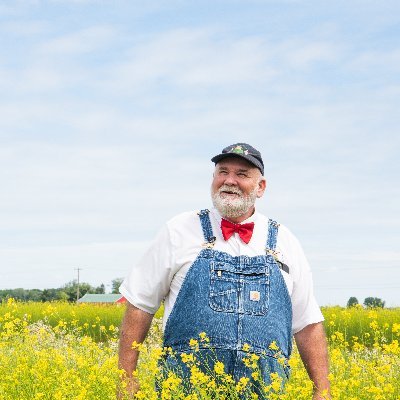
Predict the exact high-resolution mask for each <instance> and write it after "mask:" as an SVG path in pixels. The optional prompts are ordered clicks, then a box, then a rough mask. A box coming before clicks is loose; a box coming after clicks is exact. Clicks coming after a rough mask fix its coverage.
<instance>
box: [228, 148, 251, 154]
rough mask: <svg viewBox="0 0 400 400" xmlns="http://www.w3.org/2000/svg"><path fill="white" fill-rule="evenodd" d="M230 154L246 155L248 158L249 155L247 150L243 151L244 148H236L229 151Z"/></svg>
mask: <svg viewBox="0 0 400 400" xmlns="http://www.w3.org/2000/svg"><path fill="white" fill-rule="evenodd" d="M229 153H235V154H244V155H246V156H247V155H248V154H249V151H248V150H247V149H243V147H242V146H235V147H232V148H231V149H230V150H229Z"/></svg>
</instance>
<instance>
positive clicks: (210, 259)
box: [119, 143, 329, 399]
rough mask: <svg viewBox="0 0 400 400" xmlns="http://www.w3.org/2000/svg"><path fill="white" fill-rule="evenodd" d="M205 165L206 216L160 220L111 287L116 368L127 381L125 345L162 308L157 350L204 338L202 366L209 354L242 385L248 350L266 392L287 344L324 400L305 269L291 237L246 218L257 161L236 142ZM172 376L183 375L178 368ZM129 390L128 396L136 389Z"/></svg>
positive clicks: (283, 368)
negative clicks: (118, 313)
mask: <svg viewBox="0 0 400 400" xmlns="http://www.w3.org/2000/svg"><path fill="white" fill-rule="evenodd" d="M212 161H213V162H214V163H215V171H214V175H213V181H212V185H211V197H212V202H213V205H214V208H213V209H212V210H211V211H209V210H201V211H199V212H186V213H183V214H180V215H178V216H177V217H175V218H173V219H172V220H170V221H169V222H168V223H167V224H166V225H165V226H164V227H163V229H162V230H161V231H160V233H159V234H158V236H157V237H156V239H155V241H154V243H153V244H152V246H151V247H150V249H149V250H148V251H147V253H146V254H145V255H144V256H143V258H142V259H141V261H140V262H139V263H138V264H137V265H136V266H135V267H134V268H133V269H132V271H131V273H130V275H129V276H128V277H127V278H126V279H125V280H124V282H123V284H122V286H121V288H120V291H121V293H122V294H123V295H124V296H125V297H126V299H127V300H128V302H129V304H128V307H127V310H126V314H125V317H124V320H123V323H122V329H121V339H120V353H119V357H120V358H119V360H120V361H119V365H120V367H121V368H122V369H124V370H125V371H126V373H127V376H128V377H130V376H131V374H132V372H133V371H134V370H135V368H136V365H137V360H138V355H139V354H138V351H137V350H135V349H132V346H131V344H132V342H133V341H136V342H139V343H140V342H142V341H143V340H144V339H145V337H146V334H147V332H148V330H149V327H150V324H151V321H152V317H153V315H154V313H155V311H156V310H157V309H158V307H159V305H160V303H161V301H163V300H164V302H165V313H164V321H163V328H164V345H165V346H168V347H172V348H173V349H174V350H175V351H176V352H178V353H182V352H188V351H190V350H191V349H190V346H189V341H190V340H191V339H194V338H198V337H199V335H201V333H202V332H205V333H206V334H207V337H208V341H207V345H206V346H204V347H202V346H200V347H201V348H200V349H199V353H200V355H201V358H202V359H203V361H205V360H208V361H207V362H211V363H212V362H213V361H212V359H213V357H209V353H208V352H209V351H210V348H211V349H213V350H212V351H213V354H214V355H216V356H217V358H218V359H219V360H220V361H223V363H224V365H225V372H227V373H229V374H231V375H232V376H233V377H234V378H235V379H236V380H238V379H240V377H242V376H246V377H249V378H250V379H251V380H252V379H253V378H252V375H251V373H252V372H253V371H252V369H251V368H249V367H248V366H246V363H245V362H244V359H245V358H246V356H247V355H248V351H251V352H252V353H255V354H258V355H260V358H259V364H258V368H259V371H260V374H261V377H262V380H263V382H264V383H265V384H266V385H267V384H269V382H270V374H271V372H277V373H278V374H279V375H280V376H281V377H282V378H284V380H285V379H286V378H287V377H288V376H289V368H288V366H287V360H288V359H289V357H290V354H291V349H292V335H294V337H295V340H296V344H297V347H298V349H299V352H300V355H301V357H302V360H303V362H304V365H305V367H306V369H307V372H308V374H309V376H310V379H311V380H312V381H313V383H314V388H315V389H314V396H313V399H322V398H327V396H329V381H328V356H327V345H326V339H325V333H324V330H323V326H322V321H323V317H322V314H321V312H320V309H319V307H318V305H317V303H316V301H315V298H314V295H313V287H312V277H311V272H310V268H309V265H308V263H307V260H306V258H305V256H304V253H303V251H302V248H301V246H300V244H299V242H298V241H297V239H296V238H295V237H294V236H293V235H292V233H291V232H290V231H289V230H288V229H287V228H286V227H284V226H283V225H280V224H278V223H277V222H275V221H273V220H270V219H268V218H266V217H265V216H263V215H261V214H260V213H258V212H257V211H256V210H255V202H256V199H257V198H260V197H262V196H263V194H264V191H265V187H266V181H265V178H264V176H263V175H264V164H263V160H262V157H261V154H260V152H259V151H257V150H256V149H255V148H253V147H252V146H250V145H248V144H246V143H236V144H233V145H231V146H228V147H226V148H224V149H223V150H222V152H221V153H220V154H218V155H216V156H215V157H213V158H212ZM276 349H279V357H276V351H277V350H276ZM278 358H280V360H278ZM176 360H177V359H176V358H174V359H173V360H169V359H168V358H167V360H166V365H167V366H169V367H170V368H176V367H177V365H176V363H177V361H176ZM208 367H209V366H208ZM211 367H212V366H211ZM179 370H180V371H181V372H182V373H183V374H185V365H183V364H182V365H180V366H179ZM130 383H131V390H132V392H134V391H135V390H137V386H136V384H135V382H134V381H133V380H131V381H130ZM252 383H253V386H254V387H255V388H257V387H258V386H257V382H252ZM257 390H258V394H259V396H260V398H264V397H263V392H262V389H260V387H258V389H257Z"/></svg>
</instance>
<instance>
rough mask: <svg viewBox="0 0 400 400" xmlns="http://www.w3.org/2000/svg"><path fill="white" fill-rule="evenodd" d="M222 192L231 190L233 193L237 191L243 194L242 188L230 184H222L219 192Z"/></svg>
mask: <svg viewBox="0 0 400 400" xmlns="http://www.w3.org/2000/svg"><path fill="white" fill-rule="evenodd" d="M222 192H231V193H235V194H243V192H242V190H241V189H239V188H238V187H236V186H229V185H222V186H221V187H220V188H219V189H218V194H221V193H222Z"/></svg>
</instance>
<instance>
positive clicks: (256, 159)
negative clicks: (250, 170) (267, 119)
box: [211, 143, 264, 175]
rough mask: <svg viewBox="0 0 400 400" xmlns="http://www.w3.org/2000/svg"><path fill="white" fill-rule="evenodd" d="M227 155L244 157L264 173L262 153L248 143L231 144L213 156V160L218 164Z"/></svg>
mask: <svg viewBox="0 0 400 400" xmlns="http://www.w3.org/2000/svg"><path fill="white" fill-rule="evenodd" d="M227 157H240V158H244V159H245V160H247V161H248V162H249V163H251V164H253V165H254V166H255V167H257V168H258V169H259V170H260V171H261V174H262V175H264V163H263V160H262V157H261V153H260V152H259V151H258V150H256V149H255V148H254V147H253V146H250V145H249V144H247V143H235V144H231V145H230V146H228V147H225V148H224V149H223V150H222V153H221V154H218V155H216V156H215V157H213V158H212V159H211V161H212V162H214V163H215V164H217V163H218V162H219V161H221V160H222V159H224V158H227Z"/></svg>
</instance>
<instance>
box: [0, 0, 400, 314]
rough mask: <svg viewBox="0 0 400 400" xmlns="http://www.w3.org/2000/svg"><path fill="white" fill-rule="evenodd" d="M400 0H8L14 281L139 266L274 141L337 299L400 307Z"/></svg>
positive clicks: (5, 72)
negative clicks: (249, 153)
mask: <svg viewBox="0 0 400 400" xmlns="http://www.w3.org/2000/svg"><path fill="white" fill-rule="evenodd" d="M399 109H400V3H399V2H398V1H390V0H388V1H381V2H377V1H369V0H363V1H358V0H347V1H341V0H338V1H335V2H332V1H320V0H318V1H317V0H310V1H306V0H287V1H285V0H279V1H268V0H264V1H262V0H248V1H239V0H231V1H224V0H213V1H207V0H205V1H202V2H198V1H179V0H169V1H161V0H160V1H157V0H155V1H151V2H142V1H135V0H131V1H128V0H117V1H111V0H110V1H106V0H93V1H90V0H70V1H64V0H52V1H51V0H47V1H44V0H43V1H42V0H36V1H33V0H23V1H22V0H21V1H18V0H13V1H6V0H3V1H1V2H0V182H1V186H0V289H6V288H20V287H22V288H26V289H32V288H39V289H44V288H55V287H61V286H62V285H64V284H66V283H67V282H70V281H72V280H74V279H77V273H78V269H80V271H79V272H80V281H81V282H82V281H83V282H88V283H90V284H91V285H93V286H97V285H100V284H101V283H104V284H105V285H106V290H108V291H109V290H110V289H111V281H112V280H113V279H115V278H120V277H124V276H126V275H127V274H128V272H129V270H130V268H131V267H132V266H133V265H134V264H135V262H136V261H137V260H138V258H139V257H140V256H141V254H143V252H144V251H145V250H146V248H147V246H149V244H150V243H151V240H152V239H153V237H154V235H155V234H156V233H157V231H158V230H159V229H160V228H161V227H162V225H163V224H164V223H165V222H166V221H167V220H168V219H170V218H172V217H173V216H174V215H176V214H178V213H180V212H183V211H188V210H196V209H202V208H209V207H211V201H210V194H209V193H210V183H211V177H212V172H213V164H212V163H211V161H210V159H211V157H212V156H214V155H216V154H218V153H219V152H220V151H221V150H222V148H224V147H225V146H227V145H230V144H233V143H237V142H246V143H250V144H252V145H253V146H254V147H256V148H257V149H259V150H260V151H261V152H262V154H263V159H264V163H265V176H266V179H267V182H268V186H267V191H266V193H265V195H264V197H263V198H262V199H260V200H259V201H258V203H257V209H258V210H259V211H261V212H263V213H264V214H266V215H267V216H269V217H271V218H274V219H276V220H277V221H279V222H280V223H282V224H284V225H286V226H287V227H288V228H289V229H290V230H291V231H292V232H293V233H294V234H295V235H296V236H297V238H298V239H299V240H300V242H301V244H302V246H303V249H304V251H305V253H306V255H307V258H308V260H309V262H310V265H311V268H312V271H313V277H314V286H315V295H316V297H317V300H318V302H319V303H320V304H321V305H336V304H338V305H346V303H347V300H348V299H349V298H350V297H352V296H355V297H357V299H358V300H359V302H360V303H362V302H363V301H364V299H365V298H366V297H370V296H372V297H380V298H381V299H383V300H384V301H386V305H387V306H400V295H399V293H400V248H399V242H400V213H399V211H400V206H399V204H400V201H399V197H400V196H399V194H400V189H399V175H400V168H399V167H400V161H399V150H400V146H399V144H400V143H399V142H400V140H399V133H398V130H399V126H400V113H399V111H398V110H399Z"/></svg>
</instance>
